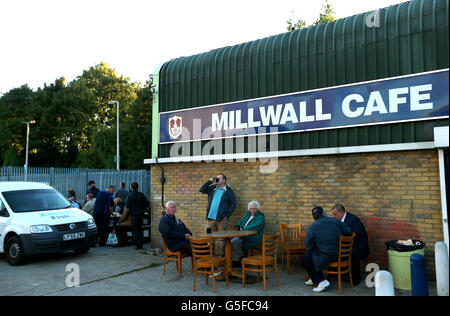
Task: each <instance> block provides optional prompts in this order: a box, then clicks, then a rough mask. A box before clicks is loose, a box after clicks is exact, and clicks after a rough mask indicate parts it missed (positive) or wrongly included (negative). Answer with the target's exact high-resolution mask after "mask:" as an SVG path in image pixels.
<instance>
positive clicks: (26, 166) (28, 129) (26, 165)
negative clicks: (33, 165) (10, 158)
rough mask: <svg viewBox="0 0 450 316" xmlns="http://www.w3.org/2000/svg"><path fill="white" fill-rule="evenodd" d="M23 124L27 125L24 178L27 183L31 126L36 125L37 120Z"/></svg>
mask: <svg viewBox="0 0 450 316" xmlns="http://www.w3.org/2000/svg"><path fill="white" fill-rule="evenodd" d="M22 123H23V124H27V144H26V149H25V150H26V151H25V172H24V178H25V181H27V176H28V151H29V149H28V148H29V145H28V143H29V142H30V124H34V123H36V121H35V120H31V121H29V122H22Z"/></svg>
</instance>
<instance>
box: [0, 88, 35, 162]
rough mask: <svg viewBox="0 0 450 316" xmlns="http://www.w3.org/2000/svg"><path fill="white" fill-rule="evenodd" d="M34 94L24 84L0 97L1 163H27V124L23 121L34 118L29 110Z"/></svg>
mask: <svg viewBox="0 0 450 316" xmlns="http://www.w3.org/2000/svg"><path fill="white" fill-rule="evenodd" d="M32 96H33V90H31V89H30V87H28V85H23V86H21V87H20V88H14V89H11V90H10V91H9V92H7V93H5V94H4V95H3V96H2V97H1V98H0V113H1V115H0V135H1V137H0V164H1V165H6V163H8V165H14V166H23V165H24V163H25V142H26V128H25V126H26V125H25V124H23V123H22V122H25V121H30V120H32V119H34V118H33V117H32V115H31V113H30V110H29V109H30V103H31V99H32ZM21 156H22V157H23V159H20V157H21Z"/></svg>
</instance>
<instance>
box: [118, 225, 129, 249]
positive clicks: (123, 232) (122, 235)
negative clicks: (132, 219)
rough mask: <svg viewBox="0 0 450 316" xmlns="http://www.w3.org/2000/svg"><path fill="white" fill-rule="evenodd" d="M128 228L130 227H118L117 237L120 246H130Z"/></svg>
mask: <svg viewBox="0 0 450 316" xmlns="http://www.w3.org/2000/svg"><path fill="white" fill-rule="evenodd" d="M128 228H129V226H128V227H127V226H120V225H119V226H116V236H117V241H118V242H119V246H126V245H127V244H128V233H127V232H128Z"/></svg>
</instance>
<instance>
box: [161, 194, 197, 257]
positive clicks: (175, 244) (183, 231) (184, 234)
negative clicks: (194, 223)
mask: <svg viewBox="0 0 450 316" xmlns="http://www.w3.org/2000/svg"><path fill="white" fill-rule="evenodd" d="M176 211H177V206H176V204H175V202H174V201H169V202H167V203H166V209H165V211H164V212H163V213H162V217H161V219H160V220H159V225H158V230H159V232H160V233H161V235H162V237H163V238H164V242H165V243H166V246H167V248H169V250H170V251H181V252H182V253H185V254H191V252H192V250H191V245H190V243H189V237H191V236H192V233H191V231H190V230H189V229H188V228H187V227H186V225H184V223H183V222H182V221H181V220H180V219H179V218H177V217H176V216H175V213H176Z"/></svg>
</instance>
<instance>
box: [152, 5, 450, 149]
mask: <svg viewBox="0 0 450 316" xmlns="http://www.w3.org/2000/svg"><path fill="white" fill-rule="evenodd" d="M370 13H371V12H367V13H364V14H359V15H355V16H352V17H348V18H345V19H340V20H337V21H335V22H329V23H325V24H320V25H318V26H311V27H309V28H304V29H301V30H296V31H293V32H289V33H284V34H280V35H276V36H272V37H267V38H263V39H259V40H256V41H253V42H248V43H243V44H240V45H235V46H231V47H224V48H221V49H216V50H213V51H210V52H206V53H203V54H199V55H195V56H190V57H184V58H179V59H175V60H172V61H169V62H167V63H165V64H164V65H163V67H162V69H161V72H160V82H159V112H166V111H172V110H178V109H186V108H192V107H198V106H204V105H212V104H219V103H225V102H233V101H238V100H246V99H253V98H259V97H265V96H272V95H279V94H285V93H291V92H300V91H306V90H310V89H317V88H324V87H330V86H337V85H343V84H350V83H355V82H363V81H369V80H374V79H381V78H388V77H395V76H400V75H407V74H413V73H420V72H425V71H431V70H437V69H443V68H448V63H449V44H448V15H449V1H448V0H414V1H411V2H405V3H400V4H398V5H394V6H390V7H387V8H383V9H380V11H379V14H380V27H373V28H369V27H367V25H366V22H365V21H366V17H367V15H368V14H370ZM446 122H447V124H448V120H446ZM436 125H442V121H441V122H439V121H428V122H413V123H400V124H392V125H386V126H370V127H358V128H349V129H339V130H326V131H315V132H303V133H297V134H287V135H280V136H279V149H280V150H292V149H310V148H324V147H334V146H358V145H369V144H371V145H372V144H388V143H398V142H417V141H428V140H432V137H433V136H432V127H434V126H436ZM169 148H170V145H159V155H158V156H159V157H168V156H169V150H170V149H169Z"/></svg>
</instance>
